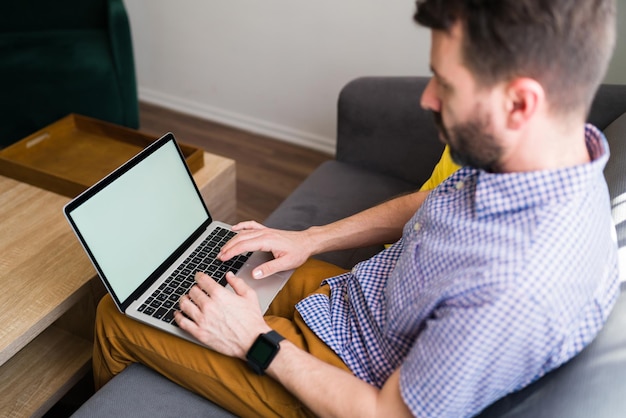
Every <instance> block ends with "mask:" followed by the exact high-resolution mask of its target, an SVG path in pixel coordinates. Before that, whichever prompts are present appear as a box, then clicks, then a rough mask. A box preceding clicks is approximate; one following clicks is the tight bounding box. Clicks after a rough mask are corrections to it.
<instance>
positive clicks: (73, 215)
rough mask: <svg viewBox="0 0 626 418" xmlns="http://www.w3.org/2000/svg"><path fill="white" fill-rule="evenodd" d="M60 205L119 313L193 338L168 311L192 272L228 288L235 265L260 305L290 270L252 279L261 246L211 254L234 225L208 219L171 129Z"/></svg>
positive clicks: (265, 257)
mask: <svg viewBox="0 0 626 418" xmlns="http://www.w3.org/2000/svg"><path fill="white" fill-rule="evenodd" d="M63 211H64V214H65V216H66V218H67V220H68V221H69V223H70V225H71V227H72V229H73V230H74V233H75V234H76V236H77V237H78V239H79V241H80V243H81V244H82V246H83V248H84V249H85V251H86V253H87V255H88V256H89V259H90V260H91V262H92V263H93V265H94V267H95V269H96V270H97V272H98V275H99V276H100V278H101V279H102V282H103V283H104V286H105V287H106V289H107V291H108V292H109V293H110V294H111V296H112V298H113V301H114V302H115V304H116V305H117V308H118V309H119V310H120V312H122V313H123V314H125V315H127V316H129V317H131V318H133V319H136V320H138V321H140V322H143V323H145V324H148V325H151V326H153V327H156V328H159V329H162V330H164V331H166V332H169V333H172V334H174V335H178V336H180V337H182V338H185V339H187V340H189V341H193V342H196V343H198V344H200V343H199V341H197V340H196V339H195V338H193V337H192V336H191V335H190V334H188V333H187V332H185V331H183V330H181V329H180V328H179V327H178V325H177V324H176V322H175V321H174V316H173V315H174V311H175V310H177V309H178V301H179V299H180V297H181V296H182V295H183V294H186V293H187V291H188V290H189V288H190V287H191V286H192V285H193V284H194V283H195V279H194V275H195V273H196V272H197V271H205V272H206V273H207V274H209V276H211V277H213V278H214V280H216V281H217V282H219V283H220V284H222V285H224V286H227V287H228V288H230V286H229V285H227V283H226V279H225V277H224V276H225V274H226V272H228V271H232V272H234V273H235V274H236V275H237V276H239V277H241V278H242V279H244V280H245V281H246V282H247V284H248V285H249V286H250V287H252V288H253V289H254V290H255V291H256V292H257V295H258V297H259V304H260V306H261V309H262V311H263V312H265V311H266V310H267V308H268V307H269V305H270V303H271V301H272V300H273V299H274V297H275V296H276V294H277V293H278V292H279V291H280V289H281V288H282V287H283V286H284V284H285V283H286V282H287V280H288V279H289V277H290V276H291V273H292V272H293V271H287V272H281V273H277V274H275V275H273V276H270V277H267V278H265V279H261V280H255V279H253V278H252V270H253V269H254V268H255V267H256V266H258V265H259V264H261V263H264V262H266V261H268V260H270V259H272V255H271V254H269V253H264V252H254V253H247V254H242V255H240V256H238V257H236V258H233V259H232V260H229V261H228V262H226V263H223V262H221V261H219V260H217V259H216V257H215V256H216V255H217V253H218V252H219V248H220V247H221V245H223V244H224V243H225V242H227V241H228V240H229V239H230V238H231V237H233V236H234V235H235V232H233V231H232V230H231V228H230V225H228V224H226V223H223V222H219V221H215V220H213V219H212V218H211V215H210V213H209V211H208V209H207V207H206V205H205V203H204V200H203V199H202V196H201V194H200V192H199V190H198V188H197V186H196V184H195V182H194V180H193V177H192V175H191V172H190V171H189V168H188V167H187V164H186V163H185V159H184V156H183V154H182V152H181V151H180V149H179V147H178V145H177V143H176V139H175V138H174V135H173V134H172V133H168V134H166V135H164V136H163V137H161V138H160V139H158V140H157V141H155V142H154V143H152V144H150V145H149V146H148V147H146V148H145V149H143V150H142V151H141V152H140V153H139V154H137V155H136V156H134V157H133V158H131V159H130V160H129V161H127V162H126V163H124V164H123V165H122V166H121V167H119V168H117V169H116V170H114V171H113V172H112V173H111V174H109V175H108V176H106V177H105V178H104V179H102V180H101V181H99V182H98V183H96V184H95V185H93V186H92V187H90V188H89V189H87V190H85V191H84V192H83V193H81V194H80V195H79V196H77V197H76V198H75V199H73V200H72V201H70V202H69V203H68V204H67V205H66V206H65V207H64V208H63ZM230 290H232V288H231V289H230Z"/></svg>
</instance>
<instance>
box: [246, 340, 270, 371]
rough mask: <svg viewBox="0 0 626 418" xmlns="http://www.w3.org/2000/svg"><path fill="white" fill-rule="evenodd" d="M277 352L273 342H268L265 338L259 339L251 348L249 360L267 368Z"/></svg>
mask: <svg viewBox="0 0 626 418" xmlns="http://www.w3.org/2000/svg"><path fill="white" fill-rule="evenodd" d="M276 351H277V347H276V344H273V343H272V342H271V341H267V340H266V339H265V338H259V339H257V340H256V341H255V342H254V344H253V345H252V347H251V348H250V351H249V352H248V356H247V357H248V360H250V361H252V362H254V363H256V364H258V365H259V366H261V367H263V368H266V367H267V366H268V365H269V363H270V361H272V358H273V357H274V355H275V354H276Z"/></svg>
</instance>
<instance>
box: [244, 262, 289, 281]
mask: <svg viewBox="0 0 626 418" xmlns="http://www.w3.org/2000/svg"><path fill="white" fill-rule="evenodd" d="M288 266H289V264H288V262H287V260H286V257H278V258H275V259H273V260H270V261H268V262H266V263H263V264H261V265H259V266H258V267H257V268H255V269H254V270H252V277H254V278H255V279H264V278H266V277H268V276H271V275H272V274H275V273H278V272H280V271H285V270H289V267H288Z"/></svg>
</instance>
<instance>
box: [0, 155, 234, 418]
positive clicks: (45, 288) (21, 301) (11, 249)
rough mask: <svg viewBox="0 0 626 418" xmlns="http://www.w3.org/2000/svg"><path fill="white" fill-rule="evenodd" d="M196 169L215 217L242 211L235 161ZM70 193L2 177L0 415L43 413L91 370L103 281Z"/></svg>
mask: <svg viewBox="0 0 626 418" xmlns="http://www.w3.org/2000/svg"><path fill="white" fill-rule="evenodd" d="M204 158H205V164H204V167H203V168H202V169H200V170H199V171H197V172H196V173H195V174H194V179H195V180H196V183H197V184H198V186H199V188H200V190H201V192H202V195H203V197H204V198H205V201H206V203H207V206H208V207H209V211H210V212H211V214H212V215H213V217H214V218H215V219H219V220H225V221H226V222H233V221H234V220H235V217H236V203H235V202H236V201H235V193H236V190H235V163H234V161H233V160H230V159H227V158H223V157H219V156H216V155H212V154H208V153H205V154H204ZM69 200H70V199H69V198H67V197H64V196H61V195H57V194H55V193H52V192H49V191H45V190H43V189H39V188H37V187H34V186H30V185H28V184H25V183H21V182H19V181H16V180H13V179H9V178H7V177H3V176H0V286H2V288H1V290H0V307H1V309H0V416H1V417H23V416H41V415H43V414H44V413H45V412H46V411H47V410H48V409H49V408H50V407H51V406H52V405H54V403H56V402H57V401H58V400H59V399H60V398H61V397H62V396H63V395H64V394H65V393H66V392H67V391H68V390H69V389H70V388H71V387H72V386H73V385H74V384H75V383H76V382H77V381H78V380H80V378H81V377H82V376H84V375H85V373H86V372H87V371H88V370H89V366H90V361H91V350H92V341H93V323H94V322H93V321H94V316H95V306H96V304H97V301H98V300H99V298H100V297H101V296H102V294H103V287H102V285H101V284H100V280H99V279H98V278H97V277H96V273H95V270H94V269H93V267H92V265H91V263H90V262H89V260H88V258H87V256H86V255H85V253H84V251H83V249H82V247H81V246H80V244H79V242H78V240H77V239H76V237H75V236H74V234H73V232H72V231H71V229H70V227H69V225H68V223H67V221H66V220H65V217H64V216H63V211H62V208H63V206H64V205H65V203H67V202H68V201H69Z"/></svg>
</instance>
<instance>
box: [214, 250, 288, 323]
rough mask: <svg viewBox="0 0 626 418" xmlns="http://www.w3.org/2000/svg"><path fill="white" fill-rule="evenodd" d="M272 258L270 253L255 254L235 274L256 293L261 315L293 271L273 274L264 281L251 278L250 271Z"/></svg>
mask: <svg viewBox="0 0 626 418" xmlns="http://www.w3.org/2000/svg"><path fill="white" fill-rule="evenodd" d="M272 258H273V256H272V254H271V253H265V252H255V253H254V254H252V256H251V257H250V258H249V259H248V261H247V262H246V264H245V265H244V266H243V267H242V268H241V270H239V272H238V273H237V276H238V277H241V278H242V279H243V280H244V281H245V282H246V284H247V285H248V286H250V287H251V288H252V289H254V291H255V292H256V293H257V296H258V298H259V305H260V306H261V312H263V313H265V311H266V310H267V308H268V307H269V306H270V303H272V300H273V299H274V297H275V296H276V295H277V294H278V292H279V291H280V290H281V289H282V288H283V286H284V285H285V283H287V281H288V280H289V278H290V277H291V275H292V274H293V270H288V271H282V272H279V273H276V274H273V275H271V276H269V277H266V278H264V279H254V278H252V270H253V269H254V268H255V267H257V266H258V265H260V264H263V263H264V262H266V261H270V260H272ZM226 288H228V289H230V290H233V289H232V287H230V285H226Z"/></svg>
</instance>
